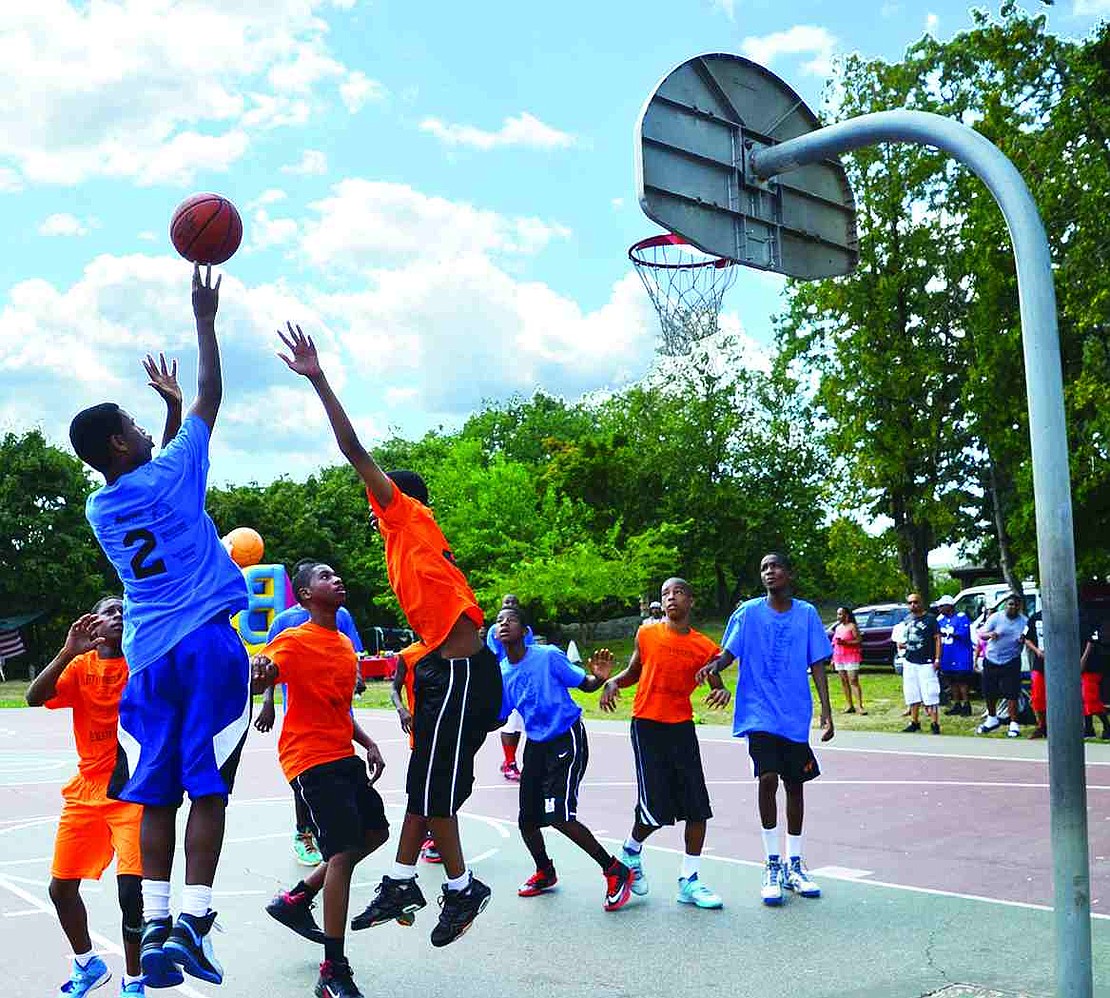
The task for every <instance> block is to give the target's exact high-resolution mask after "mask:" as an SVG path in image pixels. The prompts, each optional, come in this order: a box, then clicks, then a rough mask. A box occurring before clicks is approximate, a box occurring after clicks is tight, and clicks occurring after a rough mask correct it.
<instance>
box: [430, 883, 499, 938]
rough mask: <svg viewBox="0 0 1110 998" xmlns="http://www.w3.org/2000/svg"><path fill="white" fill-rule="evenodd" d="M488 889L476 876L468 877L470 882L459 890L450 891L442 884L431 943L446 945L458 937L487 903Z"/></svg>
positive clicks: (489, 892)
mask: <svg viewBox="0 0 1110 998" xmlns="http://www.w3.org/2000/svg"><path fill="white" fill-rule="evenodd" d="M491 893H492V892H491V891H490V889H489V888H488V887H487V886H486V885H485V884H483V883H482V881H480V880H479V879H478V878H477V877H474V876H472V877H471V878H470V884H469V885H468V886H467V887H465V888H463V889H462V890H461V891H452V890H449V889H448V888H447V885H446V884H444V886H443V895H442V896H441V897H440V899H439V905H440V909H441V910H440V913H439V922H438V923H437V924H436V927H435V928H434V929H432V945H433V946H446V945H447V944H448V943H453V942H454V941H455V940H456V939H458V938H459V936H461V935H462V934H463V933H464V932H466V930H467V929H469V928H470V926H471V925H472V924H473V922H474V919H476V918H477V917H478V916H479V915H480V914H481V913H482V912H483V911H484V910H485V907H486V905H487V904H489V898H490V894H491Z"/></svg>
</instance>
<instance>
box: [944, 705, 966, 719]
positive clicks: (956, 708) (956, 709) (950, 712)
mask: <svg viewBox="0 0 1110 998" xmlns="http://www.w3.org/2000/svg"><path fill="white" fill-rule="evenodd" d="M963 712H964V705H963V704H962V703H959V702H956V703H954V704H952V706H951V707H949V708H948V709H947V710H946V711H945V712H944V713H945V715H946V716H947V717H959V716H960V715H961V714H962V713H963Z"/></svg>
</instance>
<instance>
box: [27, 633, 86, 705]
mask: <svg viewBox="0 0 1110 998" xmlns="http://www.w3.org/2000/svg"><path fill="white" fill-rule="evenodd" d="M97 619H98V618H97V616H96V614H95V613H86V614H85V615H84V616H83V617H79V618H78V619H77V620H75V621H74V622H73V623H72V624H71V625H70V628H69V633H68V634H67V635H66V642H65V644H64V645H62V650H61V651H59V652H58V654H57V655H55V656H54V659H53V661H51V663H50V664H49V665H48V666H47V667H46V668H45V669H43V670H42V672H40V673H39V674H38V675H37V676H36V677H35V680H34V682H32V683H31V685H30V686H28V687H27V693H26V697H27V704H28V706H30V707H41V706H42V705H43V704H44V703H46V701H47V700H51V699H53V698H54V695H55V694H56V693H57V692H58V680H59V679H60V678H61V675H62V673H63V672H65V671H66V666H67V665H69V663H70V662H72V661H73V660H74V659H75V658H76V657H77V656H78V655H83V654H85V652H87V651H92V650H93V649H94V648H95V647H97V645H101V644H103V643H104V639H103V638H98V637H94V633H95V631H96V624H97Z"/></svg>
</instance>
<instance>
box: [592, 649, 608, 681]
mask: <svg viewBox="0 0 1110 998" xmlns="http://www.w3.org/2000/svg"><path fill="white" fill-rule="evenodd" d="M588 665H589V670H590V672H591V673H593V675H595V676H597V678H598V679H600V680H602V681H605V680H607V679H608V678H609V677H610V676H611V675H612V674H613V653H612V652H611V651H609V649H608V648H599V649H598V650H597V651H595V652H594V653H593V654H592V655H591V656H590V661H589V663H588Z"/></svg>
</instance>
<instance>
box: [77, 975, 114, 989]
mask: <svg viewBox="0 0 1110 998" xmlns="http://www.w3.org/2000/svg"><path fill="white" fill-rule="evenodd" d="M111 979H112V972H111V971H110V970H105V971H104V973H103V975H102V976H101V977H99V978H98V979H97V980H96V981H95V982H94V983H92V984H90V985H89V986H88V987H87V988H85V990H84V991H83V992H82V993H83V994H88V993H89V992H90V991H95V990H96V989H97V988H102V987H104V985H105V984H107V983H108V982H109V981H110V980H111Z"/></svg>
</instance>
